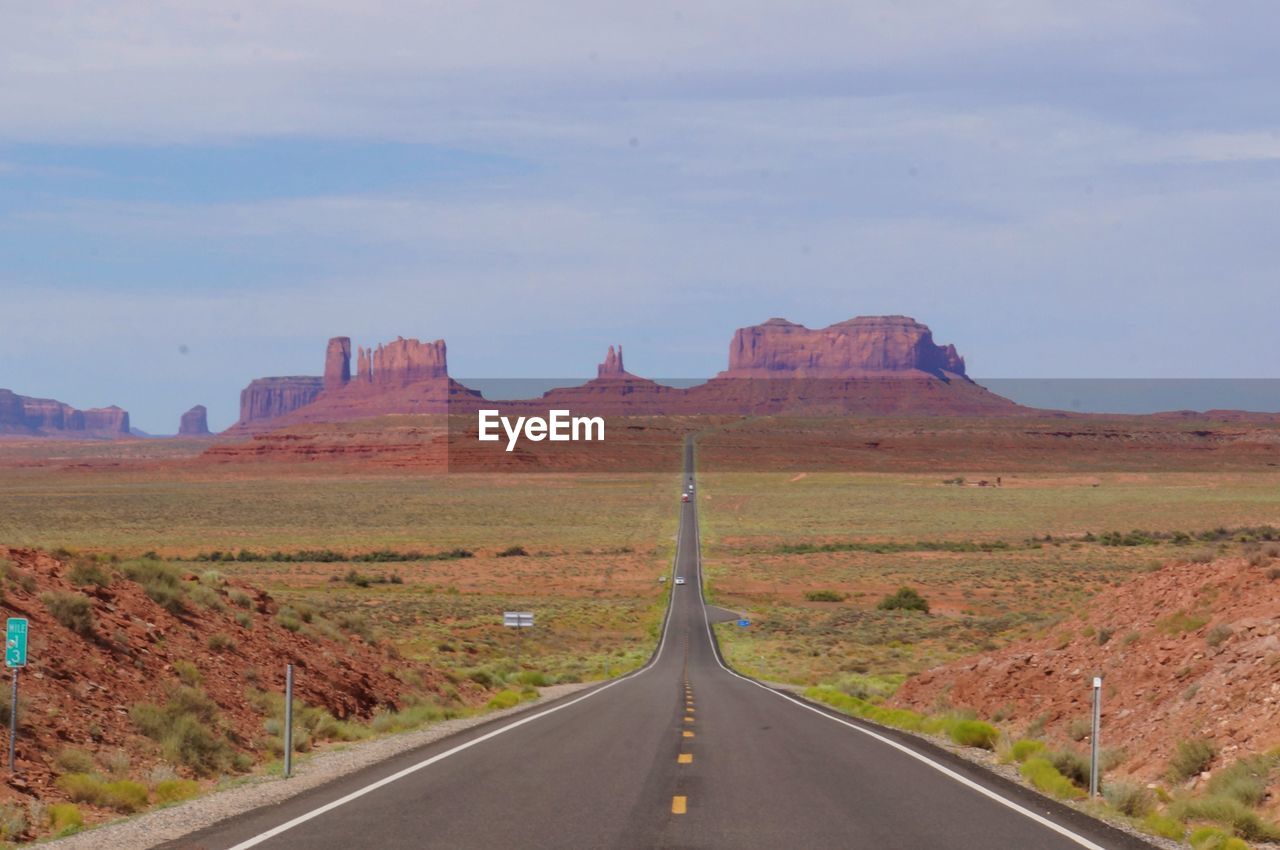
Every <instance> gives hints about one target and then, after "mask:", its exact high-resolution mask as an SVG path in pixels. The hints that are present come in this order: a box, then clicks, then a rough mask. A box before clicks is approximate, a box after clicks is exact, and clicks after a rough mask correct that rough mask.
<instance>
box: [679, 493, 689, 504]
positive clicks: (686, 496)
mask: <svg viewBox="0 0 1280 850" xmlns="http://www.w3.org/2000/svg"><path fill="white" fill-rule="evenodd" d="M680 501H682V502H687V501H689V494H688V493H681V494H680Z"/></svg>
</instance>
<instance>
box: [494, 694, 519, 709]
mask: <svg viewBox="0 0 1280 850" xmlns="http://www.w3.org/2000/svg"><path fill="white" fill-rule="evenodd" d="M519 704H520V694H518V693H516V692H515V691H511V690H507V691H498V692H497V693H496V694H494V695H493V696H492V697H491V698H490V699H489V702H488V703H486V707H487V708H511V707H513V706H516V705H519Z"/></svg>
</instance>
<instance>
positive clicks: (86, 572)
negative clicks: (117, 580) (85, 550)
mask: <svg viewBox="0 0 1280 850" xmlns="http://www.w3.org/2000/svg"><path fill="white" fill-rule="evenodd" d="M67 580H68V581H70V582H71V583H72V584H74V585H75V586H76V587H86V586H88V585H91V584H92V585H95V586H97V587H106V586H107V585H109V584H111V574H110V573H109V572H107V571H106V570H105V569H103V567H102V566H101V565H100V564H98V563H97V562H96V561H89V560H83V559H82V560H77V561H76V562H75V563H74V564H72V565H71V571H70V572H69V573H67Z"/></svg>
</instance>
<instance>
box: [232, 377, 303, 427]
mask: <svg viewBox="0 0 1280 850" xmlns="http://www.w3.org/2000/svg"><path fill="white" fill-rule="evenodd" d="M323 389H324V379H323V378H312V377H308V376H305V375H295V376H292V377H286V378H258V379H256V380H254V381H250V382H249V386H247V387H245V388H244V389H243V390H241V391H240V423H241V424H249V423H252V422H265V421H267V420H269V419H277V418H279V417H281V416H284V415H285V414H286V413H291V412H293V411H295V410H297V409H298V408H300V407H305V406H306V405H308V404H311V402H313V401H315V400H316V397H317V396H318V395H320V392H321V391H322V390H323Z"/></svg>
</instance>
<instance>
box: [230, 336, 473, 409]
mask: <svg viewBox="0 0 1280 850" xmlns="http://www.w3.org/2000/svg"><path fill="white" fill-rule="evenodd" d="M351 349H352V346H351V338H350V337H345V336H340V337H333V338H332V339H330V340H329V343H328V345H327V347H326V349H325V365H324V375H323V376H322V377H308V376H293V377H287V378H258V379H257V380H255V381H252V382H251V383H250V384H249V386H247V387H245V389H244V390H243V391H242V392H241V393H240V420H239V421H238V422H237V423H236V424H235V425H234V426H232V427H231V428H230V429H229V430H230V432H231V433H248V432H253V431H259V430H262V429H263V428H264V427H268V428H276V427H280V426H284V425H290V424H295V423H307V422H337V421H346V420H351V419H362V418H366V417H370V416H381V415H384V414H388V413H447V412H448V411H449V409H450V405H451V404H454V403H459V402H467V401H470V402H472V403H478V402H479V401H480V400H481V397H480V394H479V393H478V392H476V391H474V390H470V389H468V388H466V387H464V386H462V385H461V384H459V383H457V382H456V381H454V380H453V379H452V378H450V377H449V370H448V353H447V350H446V348H445V343H444V340H442V339H437V340H435V341H432V342H422V341H421V340H417V339H405V338H404V337H396V339H395V340H393V341H392V342H388V343H385V344H382V345H379V346H377V347H376V348H374V347H369V348H365V347H364V346H358V347H357V348H356V369H355V371H354V372H352V370H351Z"/></svg>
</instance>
